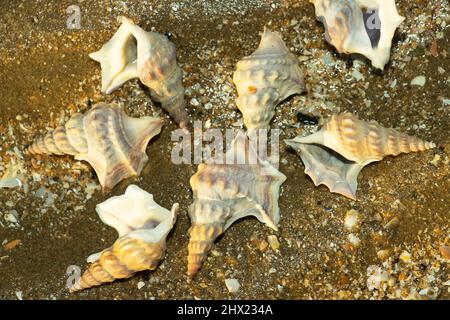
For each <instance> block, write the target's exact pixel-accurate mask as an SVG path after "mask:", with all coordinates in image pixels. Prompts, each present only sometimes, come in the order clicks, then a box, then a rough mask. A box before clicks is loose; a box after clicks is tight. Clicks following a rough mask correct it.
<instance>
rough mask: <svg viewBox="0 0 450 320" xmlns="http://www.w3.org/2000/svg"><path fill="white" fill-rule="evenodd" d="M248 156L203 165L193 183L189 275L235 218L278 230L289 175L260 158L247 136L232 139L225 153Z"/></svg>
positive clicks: (196, 270)
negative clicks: (250, 219)
mask: <svg viewBox="0 0 450 320" xmlns="http://www.w3.org/2000/svg"><path fill="white" fill-rule="evenodd" d="M236 155H238V156H242V155H245V159H243V160H244V161H242V162H238V163H242V164H238V163H236V164H227V163H225V164H214V163H211V164H200V165H199V167H198V171H197V173H196V174H195V175H194V176H192V177H191V180H190V183H191V187H192V190H193V192H194V202H193V203H192V205H191V206H190V207H189V217H190V219H191V228H190V229H189V236H190V240H189V247H188V251H189V256H188V277H189V278H190V279H192V278H193V277H194V275H195V274H196V273H197V272H198V270H199V269H200V268H201V266H202V264H203V262H204V261H205V259H206V257H207V255H208V252H209V251H210V250H211V248H212V246H213V244H214V242H215V240H216V238H217V237H218V236H219V235H221V234H222V233H224V232H225V230H227V229H228V228H229V227H230V226H231V224H233V223H234V222H235V221H236V220H238V219H240V218H243V217H245V216H255V217H256V218H257V219H258V220H259V221H261V222H263V223H265V224H266V225H267V226H269V227H270V228H272V229H274V230H277V225H278V222H279V220H280V216H279V208H278V197H279V191H280V187H281V184H282V183H283V182H284V181H285V180H286V177H285V176H284V175H283V174H282V173H281V172H279V171H278V170H277V169H276V168H275V167H273V166H272V165H271V164H270V163H268V162H266V161H262V160H261V159H259V158H258V156H257V154H256V151H255V149H254V148H253V146H252V145H251V144H250V142H249V140H248V138H247V137H246V136H245V135H239V136H237V137H236V139H235V140H234V141H233V144H232V148H231V149H230V150H229V151H228V152H227V153H226V156H225V157H226V158H227V159H230V157H231V158H233V157H235V156H236Z"/></svg>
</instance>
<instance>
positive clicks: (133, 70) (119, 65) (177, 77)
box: [89, 17, 189, 128]
mask: <svg viewBox="0 0 450 320" xmlns="http://www.w3.org/2000/svg"><path fill="white" fill-rule="evenodd" d="M119 20H120V21H121V22H122V24H121V26H120V27H119V29H118V30H117V32H116V33H115V34H114V36H113V37H112V38H111V39H110V40H109V41H108V42H107V43H106V44H105V45H104V46H103V47H102V48H101V49H100V50H99V51H97V52H94V53H91V54H90V55H89V56H90V57H91V58H92V59H94V60H96V61H98V62H100V64H101V67H102V91H103V92H105V93H108V94H109V93H111V92H113V91H114V90H115V89H117V88H118V87H120V86H121V85H122V84H123V83H124V82H126V81H127V80H130V79H133V78H139V79H140V80H141V82H142V83H143V84H144V85H146V86H147V87H148V88H149V89H150V94H151V96H152V98H153V100H155V101H156V102H159V103H161V107H162V108H163V109H164V110H166V111H167V112H168V113H169V114H170V115H171V116H172V118H173V119H174V120H175V122H177V123H178V124H179V125H180V127H182V128H187V127H188V122H189V120H188V115H187V111H186V108H185V100H184V87H183V83H182V77H183V72H182V70H181V68H180V67H179V66H178V64H177V58H176V48H175V45H174V44H173V43H172V42H170V41H169V39H167V37H166V36H164V35H162V34H159V33H156V32H147V31H145V30H143V29H142V28H140V27H139V26H137V25H135V24H134V23H133V21H132V20H130V19H128V18H125V17H120V18H119Z"/></svg>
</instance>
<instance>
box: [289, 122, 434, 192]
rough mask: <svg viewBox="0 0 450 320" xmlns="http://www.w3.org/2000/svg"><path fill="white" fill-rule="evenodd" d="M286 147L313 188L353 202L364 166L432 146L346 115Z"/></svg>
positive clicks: (293, 140) (298, 138)
mask: <svg viewBox="0 0 450 320" xmlns="http://www.w3.org/2000/svg"><path fill="white" fill-rule="evenodd" d="M286 143H287V144H288V145H289V146H291V147H293V148H294V149H295V150H296V151H297V152H298V153H299V154H300V157H301V158H302V160H303V163H304V165H305V173H306V174H308V175H309V176H310V177H311V179H312V180H313V182H314V183H315V185H320V184H324V185H326V186H327V187H328V188H329V189H330V191H331V192H336V193H340V194H342V195H344V196H346V197H349V198H351V199H355V198H356V189H357V177H358V174H359V172H360V171H361V170H362V169H363V167H364V166H366V165H368V164H369V163H371V162H374V161H380V160H381V159H383V158H384V157H386V156H388V155H394V156H396V155H398V154H400V153H409V152H417V151H424V150H428V149H431V148H434V147H435V146H436V145H435V144H434V143H432V142H427V141H423V140H420V139H418V138H416V137H411V136H408V135H406V134H403V133H400V132H398V131H396V130H394V129H391V128H384V127H382V126H381V125H379V124H378V123H377V122H375V121H368V122H366V121H362V120H360V119H358V117H357V116H355V115H353V114H350V113H344V114H340V115H334V116H332V117H331V119H330V120H329V121H328V122H327V123H325V124H324V126H323V127H322V129H320V130H319V131H318V132H316V133H314V134H312V135H309V136H306V137H300V136H298V137H296V138H294V139H292V140H286Z"/></svg>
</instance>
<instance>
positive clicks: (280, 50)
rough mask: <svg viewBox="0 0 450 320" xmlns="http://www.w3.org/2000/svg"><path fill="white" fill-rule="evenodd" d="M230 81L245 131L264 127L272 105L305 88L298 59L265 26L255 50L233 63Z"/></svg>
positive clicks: (269, 117)
mask: <svg viewBox="0 0 450 320" xmlns="http://www.w3.org/2000/svg"><path fill="white" fill-rule="evenodd" d="M233 82H234V84H235V86H236V88H237V91H238V99H237V106H238V108H239V110H240V111H241V112H242V114H243V116H244V124H245V126H246V127H247V129H248V130H255V129H268V128H269V123H270V121H271V120H272V118H273V116H274V115H275V107H276V106H277V105H278V104H279V103H280V102H282V101H283V100H285V99H287V98H288V97H289V96H291V95H293V94H300V93H302V92H303V91H305V84H304V80H303V73H302V71H301V69H300V66H299V64H298V59H297V58H296V57H295V56H294V55H293V54H292V53H290V51H289V49H288V48H287V47H286V45H285V44H284V42H283V40H282V39H281V37H280V36H279V35H278V34H277V33H276V32H271V31H270V30H268V29H267V28H265V29H264V32H263V34H262V36H261V42H260V44H259V47H258V49H257V50H256V51H255V52H253V54H252V55H250V56H248V57H245V58H243V59H242V60H241V61H239V62H238V63H237V66H236V71H235V73H234V75H233Z"/></svg>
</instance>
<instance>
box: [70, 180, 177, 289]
mask: <svg viewBox="0 0 450 320" xmlns="http://www.w3.org/2000/svg"><path fill="white" fill-rule="evenodd" d="M96 210H97V212H98V214H99V216H100V218H101V220H102V221H103V222H104V223H105V224H107V225H109V226H111V227H114V228H115V229H116V230H117V232H118V234H119V238H118V239H117V240H116V241H115V242H114V244H113V245H112V246H111V247H110V248H107V249H105V250H103V251H101V252H99V253H96V254H93V255H91V256H89V257H88V262H90V263H92V264H91V265H90V266H89V268H88V269H87V270H86V271H85V272H84V274H83V275H82V276H81V277H80V278H79V279H77V280H76V281H75V283H73V284H71V285H70V287H69V290H70V291H71V292H75V291H80V290H84V289H87V288H91V287H94V286H99V285H101V284H103V283H108V282H113V281H114V280H116V279H124V278H129V277H131V276H133V275H134V274H135V273H136V272H139V271H144V270H154V269H156V268H157V266H158V265H159V263H160V262H161V260H162V259H164V256H165V251H166V237H167V235H168V234H169V232H170V231H171V230H172V228H173V225H174V224H175V221H176V218H177V214H178V210H179V206H178V203H176V204H174V205H173V207H172V210H171V211H169V210H167V209H165V208H163V207H161V206H159V205H158V204H157V203H156V202H155V201H154V200H153V196H152V195H151V194H149V193H148V192H146V191H144V190H142V189H140V188H139V187H137V186H135V185H130V186H129V187H128V188H127V190H126V191H125V194H124V195H121V196H117V197H112V198H110V199H108V200H106V201H105V202H103V203H101V204H99V205H98V206H97V208H96Z"/></svg>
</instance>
